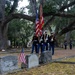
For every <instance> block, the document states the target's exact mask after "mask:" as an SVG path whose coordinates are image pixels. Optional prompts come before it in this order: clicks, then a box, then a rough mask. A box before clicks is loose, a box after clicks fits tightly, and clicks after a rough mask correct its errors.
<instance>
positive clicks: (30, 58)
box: [21, 54, 39, 69]
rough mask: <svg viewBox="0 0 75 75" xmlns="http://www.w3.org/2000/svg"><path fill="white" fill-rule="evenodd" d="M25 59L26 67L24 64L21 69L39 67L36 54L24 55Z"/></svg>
mask: <svg viewBox="0 0 75 75" xmlns="http://www.w3.org/2000/svg"><path fill="white" fill-rule="evenodd" d="M25 59H26V63H27V64H26V65H25V64H23V63H22V64H21V68H28V69H29V68H32V67H36V66H39V58H38V56H37V55H36V54H29V55H26V57H25Z"/></svg>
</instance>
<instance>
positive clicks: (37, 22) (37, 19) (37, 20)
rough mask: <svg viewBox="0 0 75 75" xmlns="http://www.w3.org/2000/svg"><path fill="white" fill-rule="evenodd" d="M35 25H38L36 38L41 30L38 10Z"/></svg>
mask: <svg viewBox="0 0 75 75" xmlns="http://www.w3.org/2000/svg"><path fill="white" fill-rule="evenodd" d="M35 24H36V36H38V34H39V31H40V29H39V18H38V13H37V10H36V21H35Z"/></svg>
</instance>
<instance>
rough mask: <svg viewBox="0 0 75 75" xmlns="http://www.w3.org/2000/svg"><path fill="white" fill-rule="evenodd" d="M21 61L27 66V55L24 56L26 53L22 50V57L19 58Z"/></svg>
mask: <svg viewBox="0 0 75 75" xmlns="http://www.w3.org/2000/svg"><path fill="white" fill-rule="evenodd" d="M19 61H20V62H22V63H24V64H26V59H25V54H24V51H23V49H22V51H21V53H20V56H19Z"/></svg>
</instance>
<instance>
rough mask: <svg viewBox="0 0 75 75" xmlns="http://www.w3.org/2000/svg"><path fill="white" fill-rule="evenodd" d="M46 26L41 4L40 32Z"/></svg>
mask: <svg viewBox="0 0 75 75" xmlns="http://www.w3.org/2000/svg"><path fill="white" fill-rule="evenodd" d="M43 25H44V18H43V10H42V4H40V27H39V28H40V30H42V28H43Z"/></svg>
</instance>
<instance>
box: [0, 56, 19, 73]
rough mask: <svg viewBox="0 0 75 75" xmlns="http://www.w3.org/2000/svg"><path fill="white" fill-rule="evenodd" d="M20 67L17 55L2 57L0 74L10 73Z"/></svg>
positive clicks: (0, 59) (0, 58)
mask: <svg viewBox="0 0 75 75" xmlns="http://www.w3.org/2000/svg"><path fill="white" fill-rule="evenodd" d="M17 69H18V58H17V56H4V57H0V74H4V73H8V72H11V71H14V70H17Z"/></svg>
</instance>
